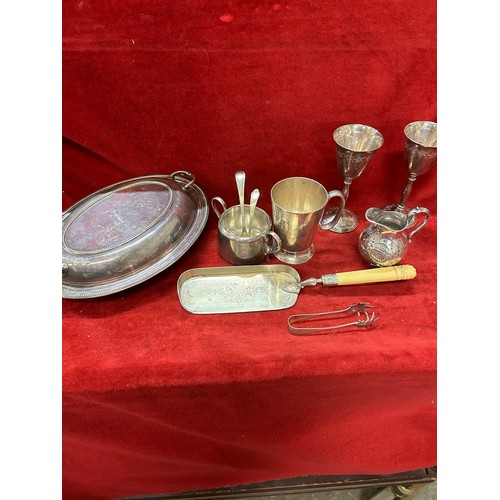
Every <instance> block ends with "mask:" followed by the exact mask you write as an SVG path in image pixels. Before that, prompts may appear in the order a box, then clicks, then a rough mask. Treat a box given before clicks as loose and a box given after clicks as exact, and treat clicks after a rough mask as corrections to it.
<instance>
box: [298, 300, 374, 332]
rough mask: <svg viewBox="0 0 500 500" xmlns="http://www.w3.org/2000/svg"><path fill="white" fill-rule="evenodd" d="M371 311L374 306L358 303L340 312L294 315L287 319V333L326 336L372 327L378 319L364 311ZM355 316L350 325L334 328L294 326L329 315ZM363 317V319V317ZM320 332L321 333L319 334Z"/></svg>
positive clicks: (344, 324)
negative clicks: (350, 329)
mask: <svg viewBox="0 0 500 500" xmlns="http://www.w3.org/2000/svg"><path fill="white" fill-rule="evenodd" d="M368 308H370V309H373V308H374V306H372V305H370V304H368V303H367V302H358V303H357V304H351V305H350V306H349V307H347V308H346V309H342V310H340V311H328V312H322V313H314V314H294V315H293V316H290V317H289V318H288V331H289V332H290V333H291V334H292V335H327V334H328V333H330V331H331V330H338V329H339V328H348V327H350V326H354V327H359V328H365V327H368V326H371V325H373V323H375V321H377V320H378V318H375V313H371V314H370V313H369V312H368V311H367V310H366V309H368ZM342 313H347V314H355V313H356V314H357V315H358V320H357V321H352V322H350V323H342V324H339V325H334V326H326V327H297V326H294V325H295V324H297V323H299V322H301V321H304V320H309V319H313V318H321V317H325V316H329V315H335V314H342ZM363 315H364V317H363ZM320 332H322V333H320Z"/></svg>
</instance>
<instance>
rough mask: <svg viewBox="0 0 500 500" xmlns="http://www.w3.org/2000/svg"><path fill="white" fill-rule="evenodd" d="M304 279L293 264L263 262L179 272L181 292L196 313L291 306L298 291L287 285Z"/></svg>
mask: <svg viewBox="0 0 500 500" xmlns="http://www.w3.org/2000/svg"><path fill="white" fill-rule="evenodd" d="M298 281H300V277H299V274H298V273H297V271H295V269H293V267H290V266H285V265H280V264H277V265H270V266H267V265H261V266H238V267H231V266H228V267H207V268H201V269H190V270H188V271H185V272H184V273H182V274H181V275H180V276H179V279H178V281H177V293H178V295H179V300H180V303H181V305H182V307H184V309H186V310H187V311H189V312H191V313H193V314H217V313H219V314H221V313H240V312H253V311H273V310H277V309H286V308H288V307H291V306H293V305H294V304H295V302H296V301H297V297H298V295H297V294H295V293H288V292H286V291H285V290H284V287H285V286H286V285H287V284H290V283H297V282H298Z"/></svg>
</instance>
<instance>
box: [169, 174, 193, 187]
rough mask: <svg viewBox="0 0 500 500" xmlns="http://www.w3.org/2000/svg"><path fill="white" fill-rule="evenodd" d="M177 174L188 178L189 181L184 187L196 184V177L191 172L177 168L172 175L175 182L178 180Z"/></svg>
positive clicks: (182, 177)
mask: <svg viewBox="0 0 500 500" xmlns="http://www.w3.org/2000/svg"><path fill="white" fill-rule="evenodd" d="M176 176H177V177H180V178H181V179H187V180H188V181H189V182H188V183H187V184H186V185H185V186H182V189H189V188H190V187H191V186H192V185H193V184H194V180H195V177H194V175H193V174H192V173H191V172H186V171H185V170H176V171H175V172H174V173H172V174H171V175H170V177H172V179H173V180H174V182H177V180H176V179H175V177H176Z"/></svg>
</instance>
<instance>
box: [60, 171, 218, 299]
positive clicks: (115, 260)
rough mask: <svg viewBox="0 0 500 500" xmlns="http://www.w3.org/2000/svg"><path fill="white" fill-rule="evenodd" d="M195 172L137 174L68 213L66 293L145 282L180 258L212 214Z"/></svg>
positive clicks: (80, 295) (91, 293) (95, 292)
mask: <svg viewBox="0 0 500 500" xmlns="http://www.w3.org/2000/svg"><path fill="white" fill-rule="evenodd" d="M194 180H195V178H194V176H193V174H191V173H189V172H186V171H183V170H179V171H177V172H174V173H172V174H171V175H151V176H146V177H137V178H135V179H129V180H127V181H123V182H119V183H117V184H113V185H111V186H108V187H105V188H103V189H100V190H99V191H96V192H95V193H93V194H91V195H89V196H87V197H86V198H84V199H83V200H80V201H79V202H78V203H75V204H74V205H73V206H72V207H70V208H68V209H67V210H66V211H65V212H63V214H62V275H63V276H62V295H63V297H65V298H70V299H85V298H92V297H98V296H103V295H109V294H112V293H115V292H119V291H121V290H124V289H125V288H130V287H131V286H134V285H137V284H138V283H142V282H143V281H145V280H147V279H148V278H151V277H152V276H154V275H156V274H158V273H159V272H160V271H163V270H164V269H166V268H167V267H169V266H170V265H172V264H173V263H174V262H176V261H177V260H178V259H179V258H180V257H181V256H182V255H183V254H184V253H185V252H186V251H187V250H188V249H189V248H190V247H191V246H192V245H193V243H194V242H195V241H196V240H197V239H198V237H199V236H200V234H201V232H202V231H203V229H204V227H205V225H206V222H207V219H208V206H207V199H206V197H205V194H204V193H203V191H202V190H201V189H200V188H199V186H197V185H196V184H195V183H194Z"/></svg>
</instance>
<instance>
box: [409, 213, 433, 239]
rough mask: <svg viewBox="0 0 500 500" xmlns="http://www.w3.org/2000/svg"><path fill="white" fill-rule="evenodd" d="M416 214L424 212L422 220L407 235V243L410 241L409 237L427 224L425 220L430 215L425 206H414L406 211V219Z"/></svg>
mask: <svg viewBox="0 0 500 500" xmlns="http://www.w3.org/2000/svg"><path fill="white" fill-rule="evenodd" d="M417 214H424V220H423V221H422V222H421V223H420V224H419V225H418V226H417V227H416V228H415V229H414V230H413V231H412V232H411V233H410V234H409V235H408V243H411V237H412V236H413V235H414V234H415V233H416V232H417V231H420V230H421V229H422V228H423V227H424V226H425V225H426V224H427V221H428V220H429V217H430V215H431V213H430V212H429V210H428V209H427V208H425V207H415V208H412V209H411V210H410V211H409V212H408V219H411V218H412V217H413V216H414V215H417Z"/></svg>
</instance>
